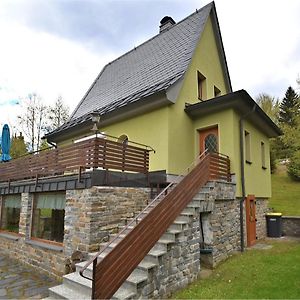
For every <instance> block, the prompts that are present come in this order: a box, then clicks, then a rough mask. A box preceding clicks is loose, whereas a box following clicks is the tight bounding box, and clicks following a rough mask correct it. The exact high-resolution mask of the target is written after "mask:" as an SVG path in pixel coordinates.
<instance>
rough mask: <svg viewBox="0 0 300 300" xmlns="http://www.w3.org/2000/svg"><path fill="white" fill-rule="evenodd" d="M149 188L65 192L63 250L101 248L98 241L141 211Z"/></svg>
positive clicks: (92, 249) (87, 250) (107, 188)
mask: <svg viewBox="0 0 300 300" xmlns="http://www.w3.org/2000/svg"><path fill="white" fill-rule="evenodd" d="M148 201H149V189H143V188H122V187H92V188H90V189H84V190H72V191H67V192H66V208H65V236H64V252H65V255H66V256H71V254H72V253H73V252H74V251H76V250H79V251H82V252H84V253H88V252H92V251H97V250H99V244H100V243H101V242H103V240H105V238H106V239H108V237H109V234H110V233H114V232H117V230H118V226H119V225H121V224H122V223H124V222H125V220H126V219H127V218H131V217H132V216H133V215H134V214H137V213H138V212H140V211H141V210H142V209H143V208H144V207H145V206H146V205H147V203H148Z"/></svg>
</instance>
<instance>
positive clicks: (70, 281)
mask: <svg viewBox="0 0 300 300" xmlns="http://www.w3.org/2000/svg"><path fill="white" fill-rule="evenodd" d="M63 284H64V285H65V286H67V287H69V288H70V289H73V290H74V291H77V292H79V293H83V294H85V295H89V296H90V297H92V281H91V280H88V279H86V278H83V277H82V276H80V274H79V273H77V272H74V273H70V274H67V275H65V276H64V277H63Z"/></svg>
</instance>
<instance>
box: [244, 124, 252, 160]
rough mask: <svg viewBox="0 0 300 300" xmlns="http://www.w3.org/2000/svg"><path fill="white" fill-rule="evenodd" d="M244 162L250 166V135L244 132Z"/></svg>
mask: <svg viewBox="0 0 300 300" xmlns="http://www.w3.org/2000/svg"><path fill="white" fill-rule="evenodd" d="M245 160H246V163H248V164H251V163H252V162H251V143H250V133H249V132H248V131H246V130H245Z"/></svg>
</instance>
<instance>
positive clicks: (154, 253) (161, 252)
mask: <svg viewBox="0 0 300 300" xmlns="http://www.w3.org/2000/svg"><path fill="white" fill-rule="evenodd" d="M166 253H167V251H165V250H150V251H149V253H148V254H149V255H152V256H162V255H164V254H166Z"/></svg>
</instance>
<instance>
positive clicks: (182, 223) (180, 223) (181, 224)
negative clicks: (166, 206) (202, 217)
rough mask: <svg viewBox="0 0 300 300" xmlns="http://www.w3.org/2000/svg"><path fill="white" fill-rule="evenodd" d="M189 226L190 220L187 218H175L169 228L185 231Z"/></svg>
mask: <svg viewBox="0 0 300 300" xmlns="http://www.w3.org/2000/svg"><path fill="white" fill-rule="evenodd" d="M187 227H188V222H186V220H177V219H176V220H175V221H174V222H173V224H171V225H170V226H169V228H168V229H167V230H178V231H184V230H185V229H187Z"/></svg>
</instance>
